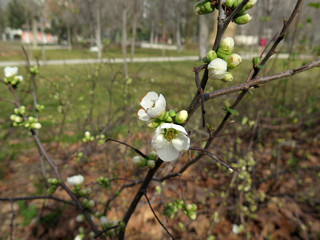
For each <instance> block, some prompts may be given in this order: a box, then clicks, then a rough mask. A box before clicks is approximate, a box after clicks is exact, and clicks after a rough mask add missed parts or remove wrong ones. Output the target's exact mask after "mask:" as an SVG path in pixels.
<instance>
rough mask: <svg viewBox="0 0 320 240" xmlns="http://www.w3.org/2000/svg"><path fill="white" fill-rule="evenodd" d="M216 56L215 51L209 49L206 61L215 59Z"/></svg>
mask: <svg viewBox="0 0 320 240" xmlns="http://www.w3.org/2000/svg"><path fill="white" fill-rule="evenodd" d="M216 58H217V53H216V52H215V51H214V50H210V51H209V52H208V53H207V56H206V61H207V62H211V61H212V60H213V59H216Z"/></svg>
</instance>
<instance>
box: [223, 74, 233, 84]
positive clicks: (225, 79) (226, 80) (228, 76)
mask: <svg viewBox="0 0 320 240" xmlns="http://www.w3.org/2000/svg"><path fill="white" fill-rule="evenodd" d="M232 80H233V76H232V74H231V73H230V72H226V74H225V75H224V78H223V79H221V81H223V82H231V81H232Z"/></svg>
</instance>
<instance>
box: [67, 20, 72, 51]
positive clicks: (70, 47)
mask: <svg viewBox="0 0 320 240" xmlns="http://www.w3.org/2000/svg"><path fill="white" fill-rule="evenodd" d="M67 41H68V50H69V51H71V50H72V41H71V27H70V22H69V19H68V20H67Z"/></svg>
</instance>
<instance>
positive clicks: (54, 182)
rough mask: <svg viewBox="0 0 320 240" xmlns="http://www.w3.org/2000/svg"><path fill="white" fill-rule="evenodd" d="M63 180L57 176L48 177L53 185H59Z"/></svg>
mask: <svg viewBox="0 0 320 240" xmlns="http://www.w3.org/2000/svg"><path fill="white" fill-rule="evenodd" d="M60 182H61V181H60V180H59V179H57V178H48V183H49V184H51V185H57V184H59V183H60Z"/></svg>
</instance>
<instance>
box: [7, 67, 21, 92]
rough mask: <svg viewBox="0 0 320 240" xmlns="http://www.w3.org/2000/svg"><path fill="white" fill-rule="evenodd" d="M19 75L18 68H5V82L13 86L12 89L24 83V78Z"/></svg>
mask: <svg viewBox="0 0 320 240" xmlns="http://www.w3.org/2000/svg"><path fill="white" fill-rule="evenodd" d="M17 74H18V68H17V67H5V68H4V79H3V81H4V82H5V83H6V84H9V85H11V86H12V87H14V88H16V87H18V85H19V83H21V82H22V81H23V77H22V76H21V75H17Z"/></svg>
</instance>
